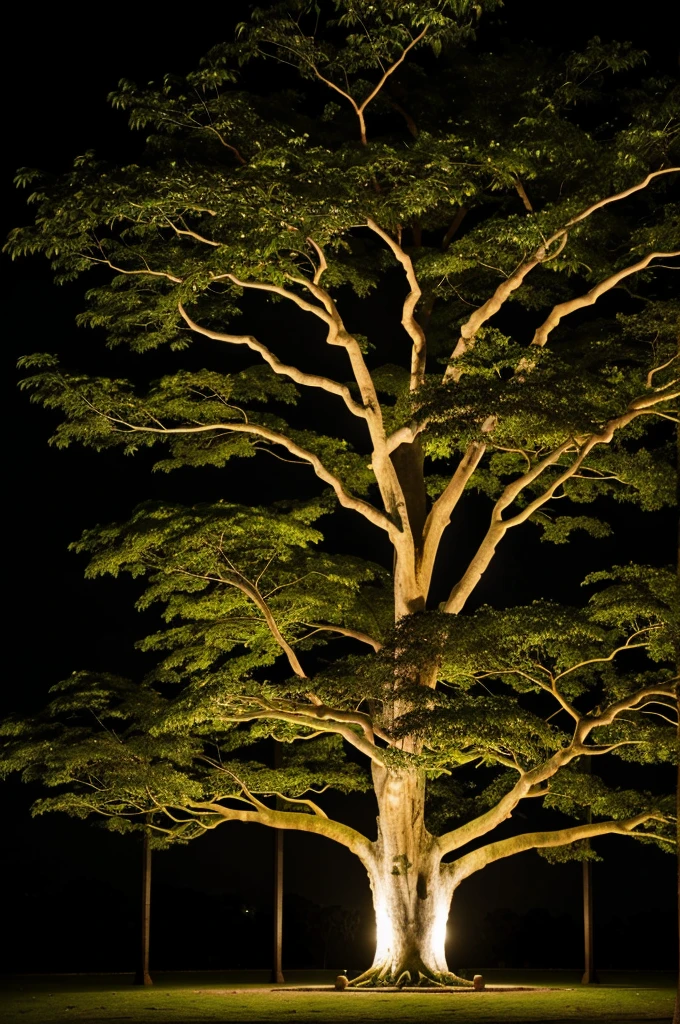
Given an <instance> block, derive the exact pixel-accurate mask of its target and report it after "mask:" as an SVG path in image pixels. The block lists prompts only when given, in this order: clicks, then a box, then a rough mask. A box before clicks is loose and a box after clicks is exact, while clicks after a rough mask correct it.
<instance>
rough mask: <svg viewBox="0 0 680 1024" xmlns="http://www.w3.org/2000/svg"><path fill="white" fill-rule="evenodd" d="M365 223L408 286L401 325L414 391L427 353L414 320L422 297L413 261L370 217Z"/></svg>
mask: <svg viewBox="0 0 680 1024" xmlns="http://www.w3.org/2000/svg"><path fill="white" fill-rule="evenodd" d="M366 223H367V224H368V226H369V228H370V229H371V231H373V232H375V234H376V235H378V236H379V237H380V238H382V240H383V241H384V242H385V243H386V244H387V245H388V246H389V248H390V249H391V250H392V252H393V253H394V256H395V257H396V259H397V260H398V261H399V263H401V265H402V267H403V268H404V272H405V274H406V280H407V281H408V284H409V288H410V291H409V293H408V295H407V296H406V298H405V299H404V304H403V307H402V315H401V323H402V326H403V328H404V330H405V331H406V333H407V334H408V336H409V338H410V339H411V341H412V343H413V347H412V350H411V382H410V390H411V391H416V390H417V389H418V388H419V387H420V386H421V384H422V383H423V380H424V378H425V362H426V353H427V346H426V339H425V331H424V330H423V328H422V326H421V325H420V324H419V323H418V321H417V320H416V318H415V308H416V306H417V305H418V301H419V299H420V297H421V295H422V290H421V287H420V284H419V283H418V278H417V277H416V272H415V270H414V268H413V261H412V259H411V257H410V256H409V255H408V253H406V252H405V251H404V250H403V249H402V247H401V246H400V245H399V244H398V243H397V242H395V240H394V239H393V238H392V236H391V235H390V234H389V233H388V232H387V231H385V230H384V228H381V227H380V225H379V224H377V223H376V222H375V221H374V220H373V218H372V217H368V218H367V220H366Z"/></svg>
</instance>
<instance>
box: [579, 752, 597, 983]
mask: <svg viewBox="0 0 680 1024" xmlns="http://www.w3.org/2000/svg"><path fill="white" fill-rule="evenodd" d="M585 770H586V771H587V772H588V773H589V774H590V772H591V771H592V764H591V762H590V758H589V757H588V758H587V759H586V768H585ZM592 820H593V811H592V808H591V807H589V808H588V824H590V823H591V822H592ZM588 844H589V845H590V840H588ZM582 867H583V953H584V971H583V977H582V978H581V984H582V985H596V984H597V983H598V981H599V978H598V976H597V972H596V971H595V947H594V945H593V862H592V861H590V860H584V861H583V864H582Z"/></svg>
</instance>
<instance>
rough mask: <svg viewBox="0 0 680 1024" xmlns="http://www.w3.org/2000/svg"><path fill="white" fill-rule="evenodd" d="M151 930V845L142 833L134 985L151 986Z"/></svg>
mask: <svg viewBox="0 0 680 1024" xmlns="http://www.w3.org/2000/svg"><path fill="white" fill-rule="evenodd" d="M150 930H151V845H150V843H149V833H148V831H146V832H145V833H144V839H143V845H142V934H141V944H140V949H139V965H138V967H137V972H136V974H135V985H153V981H152V980H151V975H150V974H149V934H150Z"/></svg>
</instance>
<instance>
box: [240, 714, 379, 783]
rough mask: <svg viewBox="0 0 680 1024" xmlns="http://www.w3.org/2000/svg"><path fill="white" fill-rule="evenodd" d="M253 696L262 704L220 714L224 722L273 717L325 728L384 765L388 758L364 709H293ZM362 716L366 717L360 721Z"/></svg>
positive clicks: (298, 724)
mask: <svg viewBox="0 0 680 1024" xmlns="http://www.w3.org/2000/svg"><path fill="white" fill-rule="evenodd" d="M253 699H254V700H255V702H256V703H257V704H258V705H259V707H258V708H253V709H252V710H250V711H244V712H242V713H240V714H229V713H225V714H223V715H220V719H221V720H222V721H223V722H256V721H262V720H263V719H264V720H266V719H271V720H274V721H280V722H289V723H290V724H291V725H297V726H298V727H299V728H301V729H313V730H319V729H322V730H323V731H324V732H332V733H337V735H338V736H342V738H343V739H344V740H346V741H347V742H348V743H349V744H350V746H352V747H354V748H355V749H356V750H358V751H360V752H361V753H362V754H364V755H365V756H366V757H368V758H369V760H371V761H373V762H375V763H376V764H380V765H383V766H384V760H385V759H384V756H383V752H382V750H381V748H379V747H377V746H376V745H375V742H374V741H373V740H372V739H370V738H369V736H368V735H367V733H368V732H369V731H370V730H371V720H370V718H369V717H368V715H362V714H361V712H351V711H347V712H343V711H334V710H333V708H329V707H327V706H326V705H324V704H310V705H309V706H307V705H297V706H295V705H293V707H292V709H286V708H278V707H276V706H275V705H274V704H272V703H271V702H270V701H266V700H264V699H263V698H253ZM296 708H297V709H299V710H297V709H296ZM338 716H339V717H338ZM360 718H361V719H363V720H364V721H359V719H360ZM354 724H357V725H358V726H359V727H360V728H361V730H362V732H361V733H358V732H356V730H355V729H353V728H352V725H354Z"/></svg>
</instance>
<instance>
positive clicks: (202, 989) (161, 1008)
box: [0, 971, 675, 1024]
mask: <svg viewBox="0 0 680 1024" xmlns="http://www.w3.org/2000/svg"><path fill="white" fill-rule="evenodd" d="M485 978H486V980H487V983H488V984H489V985H490V986H494V985H500V984H505V985H533V986H536V987H535V988H533V989H530V990H528V991H527V990H525V991H493V990H492V991H486V992H469V991H466V992H441V991H428V992H419V991H413V990H410V991H409V990H405V991H402V992H380V991H348V992H334V991H332V990H330V991H329V990H327V989H324V988H321V987H320V988H314V989H313V990H312V991H296V990H295V988H294V987H293V986H309V985H312V986H317V985H323V984H324V983H325V984H329V983H330V982H331V981H332V976H331V975H330V974H325V975H324V974H322V973H321V972H308V973H303V972H297V971H296V972H290V973H289V974H288V975H287V982H288V984H287V985H286V986H281V987H278V988H277V989H275V990H274V991H272V989H271V986H270V985H268V984H266V979H267V975H266V973H265V972H255V971H253V972H248V973H240V974H236V973H233V974H230V973H226V974H217V973H211V974H193V973H187V974H163V973H159V974H157V975H156V976H155V984H154V986H153V988H148V989H143V988H138V987H136V986H134V985H132V984H131V982H132V978H131V976H130V975H120V974H118V975H116V974H111V975H52V976H45V975H42V976H22V977H6V978H4V979H2V981H1V982H0V1020H1V1021H2V1024H19V1022H21V1024H56V1022H60V1024H61V1022H63V1021H81V1022H90V1021H92V1022H100V1021H101V1022H105V1021H129V1022H130V1024H147V1022H153V1024H166V1022H167V1024H203V1022H206V1024H207V1022H211V1021H215V1022H217V1021H220V1022H227V1024H228V1022H235V1021H248V1022H256V1021H263V1022H264V1021H267V1022H270V1021H271V1022H275V1021H276V1022H278V1021H296V1022H298V1024H300V1022H303V1021H305V1022H310V1021H316V1022H325V1021H341V1022H344V1021H346V1022H347V1024H353V1022H356V1024H359V1022H361V1024H364V1022H366V1024H369V1022H371V1021H389V1022H391V1024H392V1022H394V1024H397V1022H400V1021H413V1022H421V1021H422V1022H423V1024H428V1022H430V1021H432V1022H435V1021H452V1022H454V1024H505V1022H506V1021H507V1022H508V1024H522V1022H526V1024H539V1022H547V1021H555V1022H557V1021H565V1022H566V1021H574V1022H576V1021H578V1022H581V1024H596V1022H597V1024H599V1022H605V1021H606V1022H609V1024H615V1022H616V1024H619V1022H624V1021H625V1022H628V1024H633V1022H641V1021H652V1020H653V1021H670V1019H671V1016H672V1013H673V1000H674V994H675V992H674V986H675V979H674V978H673V977H672V976H671V975H667V974H661V973H659V974H642V973H640V974H625V975H624V974H614V973H607V972H605V973H603V974H602V976H601V981H602V983H601V984H600V985H598V986H589V987H583V986H581V985H580V984H579V983H578V982H579V978H578V975H577V974H576V973H571V972H566V971H560V972H548V971H487V972H486V973H485Z"/></svg>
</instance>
